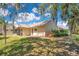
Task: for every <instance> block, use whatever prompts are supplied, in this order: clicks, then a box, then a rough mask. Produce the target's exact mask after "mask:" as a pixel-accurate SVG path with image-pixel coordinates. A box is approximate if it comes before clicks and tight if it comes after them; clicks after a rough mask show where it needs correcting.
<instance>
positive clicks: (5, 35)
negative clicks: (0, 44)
mask: <svg viewBox="0 0 79 59" xmlns="http://www.w3.org/2000/svg"><path fill="white" fill-rule="evenodd" d="M6 34H7V32H6V24H5V23H4V39H5V44H6V42H7V40H6Z"/></svg>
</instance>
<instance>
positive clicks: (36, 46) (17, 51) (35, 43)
mask: <svg viewBox="0 0 79 59" xmlns="http://www.w3.org/2000/svg"><path fill="white" fill-rule="evenodd" d="M55 44H56V42H54V41H51V40H48V39H41V38H33V37H27V38H26V37H20V36H7V45H6V46H5V44H4V37H3V36H0V55H45V54H46V55H47V54H48V52H49V51H51V50H52V47H55ZM49 47H50V48H49ZM46 51H47V52H46Z"/></svg>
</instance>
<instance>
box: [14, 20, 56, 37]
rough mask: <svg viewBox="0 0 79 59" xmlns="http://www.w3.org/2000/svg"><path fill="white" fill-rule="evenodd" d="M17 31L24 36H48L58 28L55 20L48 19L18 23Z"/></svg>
mask: <svg viewBox="0 0 79 59" xmlns="http://www.w3.org/2000/svg"><path fill="white" fill-rule="evenodd" d="M15 28H16V33H17V34H18V35H22V36H47V35H48V34H49V33H51V31H52V30H56V29H57V26H56V24H55V23H54V22H53V20H46V21H42V22H38V23H35V24H32V25H26V24H20V25H18V24H16V25H15Z"/></svg>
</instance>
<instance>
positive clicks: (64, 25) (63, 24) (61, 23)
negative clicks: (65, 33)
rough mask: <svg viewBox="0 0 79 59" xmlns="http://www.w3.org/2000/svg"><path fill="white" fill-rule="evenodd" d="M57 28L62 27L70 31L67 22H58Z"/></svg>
mask: <svg viewBox="0 0 79 59" xmlns="http://www.w3.org/2000/svg"><path fill="white" fill-rule="evenodd" d="M57 26H58V27H60V28H64V29H68V26H67V23H66V22H58V23H57Z"/></svg>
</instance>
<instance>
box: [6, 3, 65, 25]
mask: <svg viewBox="0 0 79 59" xmlns="http://www.w3.org/2000/svg"><path fill="white" fill-rule="evenodd" d="M39 5H40V3H21V6H22V8H21V9H20V10H19V11H17V12H18V18H16V19H15V20H16V22H17V23H18V24H33V23H37V22H41V21H44V20H50V17H51V15H50V13H49V12H47V13H45V16H44V17H43V16H41V15H40V14H39V13H38V12H37V10H38V7H39ZM6 11H7V12H6V14H7V13H8V14H11V15H12V14H13V13H14V12H15V11H16V10H15V8H14V7H12V6H10V5H9V6H8V7H6ZM24 15H25V17H24ZM26 15H27V17H26ZM60 15H61V10H60V9H59V10H58V14H57V21H58V25H60V26H61V24H63V23H62V21H61V17H60ZM13 18H15V17H14V16H12V18H11V19H10V15H9V16H5V20H7V21H11V20H12V19H13ZM64 24H65V23H64Z"/></svg>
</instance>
